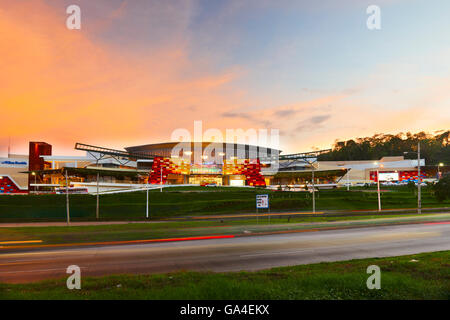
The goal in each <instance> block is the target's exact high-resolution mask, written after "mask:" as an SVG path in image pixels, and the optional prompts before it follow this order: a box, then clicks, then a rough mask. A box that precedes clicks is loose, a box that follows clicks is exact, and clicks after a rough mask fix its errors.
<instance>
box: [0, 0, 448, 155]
mask: <svg viewBox="0 0 450 320" xmlns="http://www.w3.org/2000/svg"><path fill="white" fill-rule="evenodd" d="M70 4H77V5H79V6H80V7H81V16H82V17H81V18H82V26H81V30H69V29H67V28H66V19H67V17H68V14H66V7H67V6H68V5H70ZM371 4H376V5H378V6H380V8H381V21H382V22H381V30H372V31H371V30H368V29H367V27H366V20H367V17H368V15H367V14H366V8H367V6H368V5H371ZM449 17H450V1H447V0H376V1H375V0H373V1H372V0H371V1H363V0H339V1H336V0H318V1H302V0H293V1H284V0H277V1H274V0H273V1H268V0H247V1H246V0H227V1H225V0H223V1H217V0H202V1H197V0H170V1H162V0H159V1H153V0H128V1H122V0H68V1H66V0H58V1H54V0H1V1H0V119H1V129H0V156H4V155H6V152H7V145H8V137H11V142H12V149H11V151H12V153H26V152H27V144H28V141H30V140H33V141H45V142H48V143H50V144H52V145H53V150H54V154H78V153H77V152H75V151H74V150H73V147H74V145H75V142H82V143H87V144H92V145H100V146H104V147H112V148H120V149H122V148H123V147H126V146H131V145H138V144H145V143H158V142H165V141H169V140H170V137H171V133H172V132H173V131H174V130H175V129H178V128H186V129H188V130H190V131H193V122H194V121H195V120H202V121H203V127H204V129H207V128H218V129H220V130H225V129H227V128H229V129H237V128H243V129H248V128H254V129H264V128H266V129H271V128H274V129H279V130H280V134H281V135H280V148H281V149H282V150H283V151H284V152H285V153H290V152H302V151H309V150H312V149H313V148H329V147H331V145H332V144H333V142H334V141H335V140H336V139H349V138H354V137H361V136H371V135H373V134H375V133H398V132H406V131H411V132H417V131H422V130H424V131H428V132H430V133H434V132H435V131H438V130H445V129H449V128H450V18H449Z"/></svg>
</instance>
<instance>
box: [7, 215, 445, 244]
mask: <svg viewBox="0 0 450 320" xmlns="http://www.w3.org/2000/svg"><path fill="white" fill-rule="evenodd" d="M444 216H445V217H444ZM384 218H396V219H394V221H389V223H395V222H399V221H406V220H414V221H419V220H424V219H425V220H427V221H428V220H429V221H434V220H439V219H440V220H442V219H449V215H432V214H421V215H417V214H412V215H411V214H409V215H408V214H401V215H381V216H380V215H367V214H365V215H364V214H360V215H357V216H335V217H328V216H316V217H304V216H296V217H292V218H290V219H289V220H288V218H285V217H281V218H278V217H272V218H271V220H270V223H269V220H268V218H259V219H258V223H256V219H239V220H224V221H223V222H221V221H220V220H211V221H192V220H191V221H174V222H156V223H127V224H113V225H93V226H70V227H67V226H51V227H11V228H0V242H1V241H24V240H42V241H43V242H42V243H41V244H61V243H86V242H102V241H127V240H144V239H161V238H176V237H193V236H202V235H214V234H234V235H236V234H242V233H243V232H244V231H251V232H253V233H255V232H268V231H281V230H292V229H295V230H299V229H311V228H324V227H330V225H329V224H324V223H326V222H335V223H339V222H344V221H346V222H348V223H347V225H356V224H358V225H359V226H361V224H363V225H371V224H373V223H377V220H378V221H382V222H380V223H387V222H384V220H380V219H384ZM363 219H364V220H370V222H359V221H360V220H363ZM310 222H314V223H315V224H314V225H311V224H309V223H310ZM304 223H307V224H306V225H305V224H304ZM336 225H337V224H336ZM3 247H4V248H7V246H6V245H3Z"/></svg>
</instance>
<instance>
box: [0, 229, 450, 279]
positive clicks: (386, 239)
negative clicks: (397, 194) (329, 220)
mask: <svg viewBox="0 0 450 320" xmlns="http://www.w3.org/2000/svg"><path fill="white" fill-rule="evenodd" d="M441 250H450V222H437V223H423V224H411V225H396V226H383V227H366V228H354V229H341V230H327V231H316V232H304V233H288V234H274V235H264V236H242V237H236V238H230V239H215V240H201V241H185V242H169V243H153V244H139V245H115V246H103V247H86V248H71V249H52V250H45V251H34V252H22V253H19V252H18V253H4V254H0V282H10V283H21V282H31V281H38V280H43V279H51V278H61V277H67V276H68V275H67V274H66V273H65V271H66V268H67V267H68V266H69V265H78V266H79V267H81V273H82V276H103V275H107V274H121V273H127V274H145V273H163V272H172V271H178V270H195V271H240V270H258V269H266V268H272V267H278V266H289V265H298V264H308V263H317V262H325V261H340V260H349V259H360V258H370V257H386V256H398V255H406V254H415V253H421V252H429V251H441Z"/></svg>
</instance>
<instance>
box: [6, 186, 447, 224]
mask: <svg viewBox="0 0 450 320" xmlns="http://www.w3.org/2000/svg"><path fill="white" fill-rule="evenodd" d="M383 189H386V191H385V192H383V193H382V206H383V208H384V209H388V208H414V207H415V206H416V205H417V197H416V194H415V193H414V190H410V189H408V188H407V187H396V188H387V187H386V188H383ZM262 193H268V194H270V206H271V210H272V211H274V212H275V211H293V210H297V211H309V210H311V209H312V199H311V198H312V197H311V195H310V194H309V193H307V192H288V191H269V190H265V189H254V188H229V187H228V188H226V187H214V188H205V187H174V188H167V189H165V190H164V191H163V192H159V190H153V191H151V192H150V212H151V216H152V217H153V218H165V217H179V216H186V215H211V214H227V213H246V212H255V202H256V200H255V196H256V194H262ZM145 199H146V194H145V192H131V193H120V194H112V195H102V196H100V217H101V219H102V220H141V219H144V217H145ZM422 205H423V207H424V208H425V207H446V206H447V207H448V206H450V201H446V202H442V203H439V202H437V201H436V199H435V198H434V195H433V194H432V191H431V188H429V187H424V188H423V192H422ZM95 208H96V197H95V196H92V195H83V194H78V195H71V196H70V215H71V219H72V221H82V220H95ZM316 208H317V210H319V211H320V210H365V209H377V193H376V190H375V189H373V188H372V189H363V190H356V189H352V190H351V191H350V192H347V191H346V190H344V189H338V190H321V191H320V192H317V194H316ZM65 219H66V198H65V195H23V196H0V222H12V221H14V222H21V221H65Z"/></svg>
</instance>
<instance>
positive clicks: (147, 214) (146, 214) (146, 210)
mask: <svg viewBox="0 0 450 320" xmlns="http://www.w3.org/2000/svg"><path fill="white" fill-rule="evenodd" d="M148 216H149V211H148V179H147V203H146V208H145V217H146V218H147V219H148Z"/></svg>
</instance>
